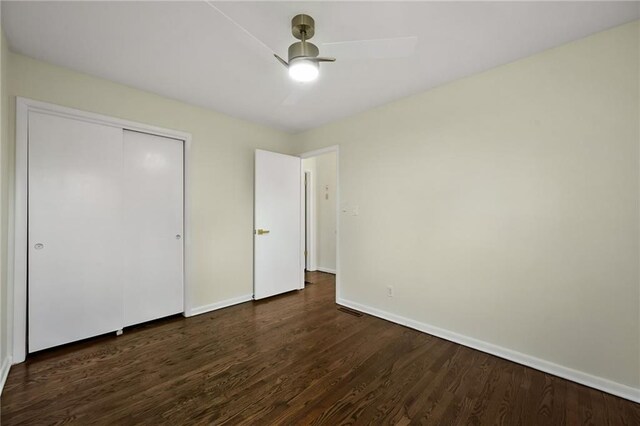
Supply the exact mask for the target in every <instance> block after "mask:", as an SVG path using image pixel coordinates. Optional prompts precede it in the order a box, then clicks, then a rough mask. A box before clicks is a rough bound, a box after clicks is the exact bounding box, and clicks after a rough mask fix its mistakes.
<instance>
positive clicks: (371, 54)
mask: <svg viewBox="0 0 640 426" xmlns="http://www.w3.org/2000/svg"><path fill="white" fill-rule="evenodd" d="M204 2H205V3H207V4H208V5H209V6H211V7H212V8H213V9H215V10H216V11H217V12H218V13H220V14H221V15H222V16H223V17H225V18H226V19H227V20H228V21H229V22H231V23H232V24H234V25H235V26H236V27H237V28H238V29H239V30H240V31H242V32H243V33H245V34H246V35H247V36H249V37H251V38H252V39H253V40H255V41H256V42H257V43H258V44H259V45H261V46H262V47H263V48H264V49H265V50H268V51H269V53H270V54H272V55H274V56H275V57H276V59H277V60H278V61H279V62H280V63H281V64H282V65H284V66H285V67H287V69H288V70H289V76H290V77H291V78H292V79H294V80H297V81H302V82H305V81H312V80H314V79H315V78H317V77H318V75H319V73H320V67H319V64H320V62H334V61H335V60H336V59H335V58H328V57H319V56H318V55H319V54H320V52H319V49H318V47H317V46H316V45H315V44H313V43H310V42H309V41H308V40H309V39H310V38H312V37H313V36H314V34H315V21H314V20H313V18H311V16H309V15H306V14H299V15H296V16H294V17H293V19H292V20H291V33H292V34H293V36H294V37H295V38H297V39H298V40H300V41H299V42H296V43H293V44H292V45H291V46H289V51H288V58H287V59H288V61H285V60H284V59H282V58H281V57H280V56H278V54H276V53H275V50H274V49H272V48H271V47H270V46H268V45H267V44H265V42H263V41H262V40H260V39H259V38H258V37H256V36H255V35H254V34H253V33H251V32H250V31H249V30H248V29H247V28H245V27H244V26H242V25H241V24H240V23H239V22H237V21H236V20H234V19H233V18H232V17H231V16H229V15H227V14H226V13H225V12H224V11H222V10H221V9H220V8H219V7H218V6H217V5H216V4H214V3H215V2H214V1H213V0H204ZM417 41H418V37H416V36H404V37H391V38H377V39H367V40H350V41H334V42H325V43H323V44H322V48H323V50H328V51H329V52H330V53H332V54H333V55H335V56H337V57H338V59H340V61H343V60H344V61H360V60H379V59H394V58H404V57H408V56H411V55H413V53H414V51H415V46H416V44H417ZM307 93H309V86H308V85H296V87H294V88H292V91H291V92H290V93H289V94H288V95H287V96H286V97H285V98H284V99H283V100H282V102H281V105H283V106H292V105H295V104H297V103H298V101H299V100H300V99H301V98H303V97H304V96H305V95H306V94H307Z"/></svg>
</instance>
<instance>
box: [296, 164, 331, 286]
mask: <svg viewBox="0 0 640 426" xmlns="http://www.w3.org/2000/svg"><path fill="white" fill-rule="evenodd" d="M302 167H303V169H304V170H305V171H309V172H311V173H312V176H313V177H312V182H313V183H312V185H313V187H314V203H313V204H314V216H315V227H314V231H315V259H314V260H315V261H314V262H312V264H313V265H315V267H314V268H312V269H310V270H313V271H315V270H321V271H325V272H331V273H335V270H336V191H337V185H336V172H337V170H336V154H335V153H333V152H332V153H328V154H323V155H319V156H316V157H311V158H305V159H304V160H302Z"/></svg>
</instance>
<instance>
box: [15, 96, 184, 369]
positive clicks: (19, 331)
mask: <svg viewBox="0 0 640 426" xmlns="http://www.w3.org/2000/svg"><path fill="white" fill-rule="evenodd" d="M30 112H39V113H44V114H49V115H55V116H58V117H64V118H71V119H74V120H80V121H85V122H89V123H95V124H101V125H105V126H111V127H117V128H120V129H123V130H125V129H126V130H133V131H137V132H142V133H149V134H153V135H158V136H164V137H168V138H172V139H178V140H182V141H183V143H184V165H183V173H184V178H183V185H184V188H183V197H184V201H183V202H184V206H183V208H184V216H183V221H184V225H183V226H184V230H183V232H184V239H183V244H184V250H183V265H184V266H183V283H184V285H183V287H184V288H183V291H184V306H183V308H184V312H183V315H185V316H189V314H190V312H191V301H190V300H191V299H190V297H189V295H190V279H189V278H190V277H189V273H188V272H189V271H190V268H189V260H190V259H191V252H190V242H191V232H190V230H191V229H190V228H191V227H190V225H189V217H190V215H189V206H190V204H191V203H190V194H189V175H190V173H189V161H190V157H191V156H190V150H191V134H190V133H186V132H181V131H177V130H171V129H165V128H162V127H156V126H152V125H148V124H144V123H138V122H135V121H129V120H123V119H119V118H115V117H109V116H106V115H102V114H96V113H92V112H86V111H81V110H78V109H74V108H68V107H63V106H60V105H55V104H50V103H47V102H41V101H36V100H33V99H28V98H23V97H19V96H18V97H16V157H15V161H16V162H15V173H14V187H13V190H14V196H13V203H14V205H13V210H12V209H11V208H9V218H8V219H9V226H8V230H9V235H8V246H9V247H8V254H7V256H8V261H7V283H8V291H7V293H8V294H7V299H8V300H9V301H12V302H13V312H11V309H10V312H9V315H8V318H9V321H8V322H9V324H7V325H6V326H7V330H8V331H9V332H11V336H10V338H9V341H10V342H11V346H12V347H11V348H9V351H8V353H9V354H10V355H11V360H10V363H11V364H18V363H21V362H23V361H24V360H25V358H26V349H27V258H28V256H27V251H28V247H27V246H28V234H27V232H28V216H27V214H28V209H27V201H28V191H29V186H28V161H29V159H28V144H29V136H28V133H29V113H30ZM9 195H11V194H9ZM9 198H10V199H11V197H9ZM9 205H11V203H9Z"/></svg>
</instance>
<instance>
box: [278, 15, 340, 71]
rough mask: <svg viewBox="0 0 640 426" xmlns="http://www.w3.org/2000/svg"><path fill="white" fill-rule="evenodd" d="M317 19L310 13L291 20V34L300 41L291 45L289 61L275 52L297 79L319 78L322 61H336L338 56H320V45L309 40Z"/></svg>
mask: <svg viewBox="0 0 640 426" xmlns="http://www.w3.org/2000/svg"><path fill="white" fill-rule="evenodd" d="M315 25H316V23H315V21H314V20H313V18H312V17H311V16H309V15H305V14H300V15H296V16H294V17H293V19H292V20H291V34H293V36H294V37H295V38H297V39H298V40H300V41H298V42H295V43H293V44H292V45H291V46H289V55H288V59H289V62H287V61H285V60H284V59H282V58H281V57H280V56H278V54H276V53H274V54H273V56H275V57H276V59H277V60H278V61H280V63H281V64H282V65H284V66H285V67H287V68H288V69H289V76H290V77H291V78H292V79H294V80H295V81H300V82H308V81H313V80H315V79H316V78H318V74H319V73H320V70H319V64H320V62H335V60H336V58H328V57H319V56H318V55H319V54H320V51H319V50H318V47H317V46H316V45H315V44H313V43H310V42H308V41H307V40H309V39H310V38H312V37H313V36H314V34H315Z"/></svg>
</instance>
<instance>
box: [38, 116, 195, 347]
mask: <svg viewBox="0 0 640 426" xmlns="http://www.w3.org/2000/svg"><path fill="white" fill-rule="evenodd" d="M28 119H29V121H28V236H27V241H28V254H27V256H28V266H27V268H28V284H27V285H28V351H29V352H35V351H38V350H42V349H46V348H50V347H53V346H58V345H61V344H65V343H69V342H73V341H77V340H81V339H85V338H88V337H92V336H96V335H100V334H104V333H108V332H113V331H117V330H120V329H122V328H124V327H126V326H130V325H134V324H138V323H141V322H145V321H149V320H153V319H156V318H161V317H164V316H168V315H173V314H176V313H180V312H183V306H184V302H183V297H184V296H183V294H184V291H183V210H184V195H183V180H184V178H183V176H184V171H183V169H184V166H183V164H184V160H183V157H184V142H183V141H182V140H177V139H172V138H168V137H163V136H157V135H152V134H146V133H140V132H136V131H131V130H127V129H126V128H123V127H118V126H112V125H106V124H101V123H97V122H93V121H91V120H81V119H78V118H75V117H66V116H64V115H56V114H49V113H45V112H42V113H41V112H33V111H31V112H29V118H28Z"/></svg>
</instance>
